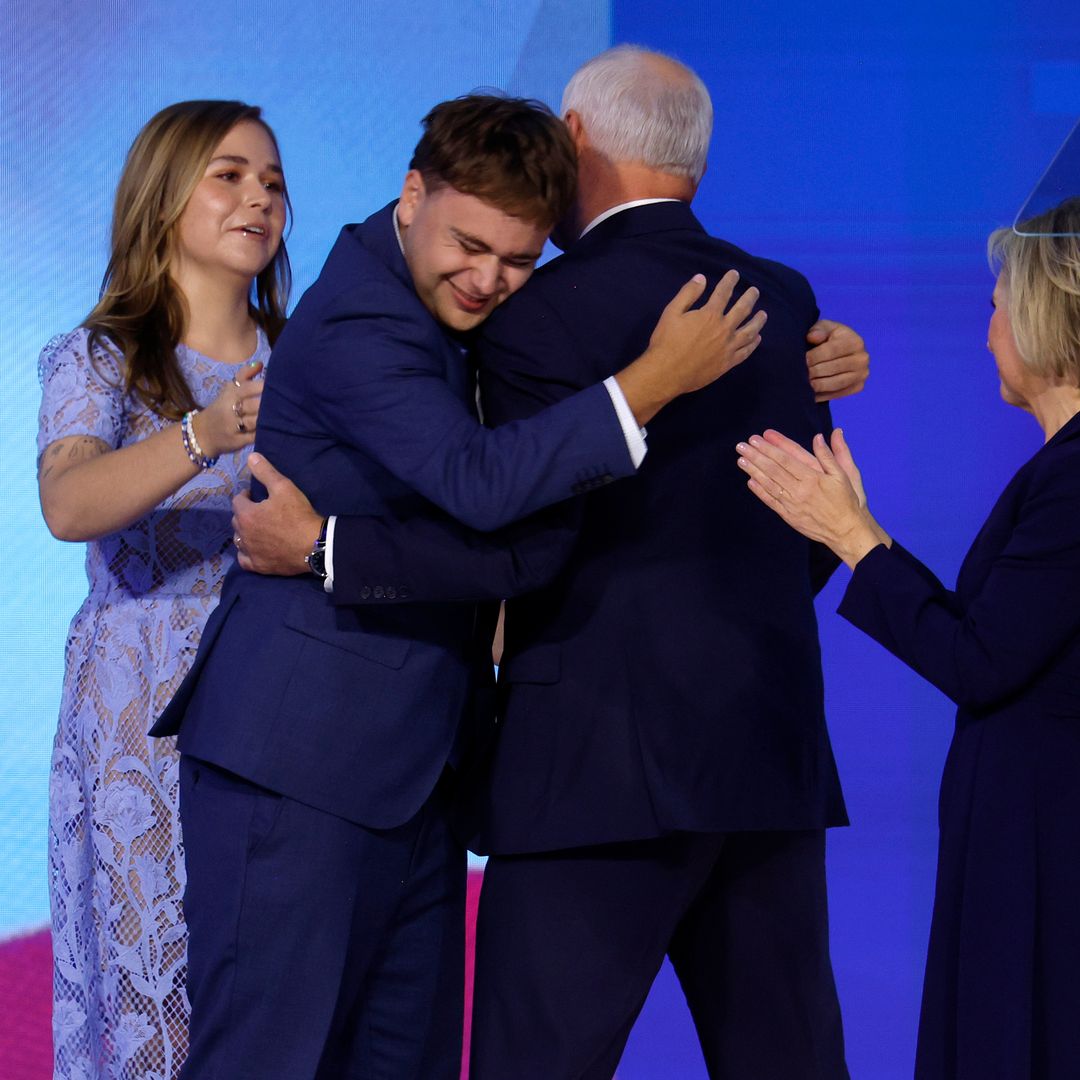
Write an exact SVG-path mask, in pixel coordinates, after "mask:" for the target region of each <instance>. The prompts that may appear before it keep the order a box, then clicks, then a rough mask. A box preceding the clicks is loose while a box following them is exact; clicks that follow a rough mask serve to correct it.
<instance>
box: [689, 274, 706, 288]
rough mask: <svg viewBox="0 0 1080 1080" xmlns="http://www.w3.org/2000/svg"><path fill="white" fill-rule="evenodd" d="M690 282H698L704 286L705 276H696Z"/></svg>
mask: <svg viewBox="0 0 1080 1080" xmlns="http://www.w3.org/2000/svg"><path fill="white" fill-rule="evenodd" d="M690 280H691V281H696V282H697V283H698V284H699V285H704V284H705V275H704V274H695V275H694V276H693V277H692V278H691V279H690Z"/></svg>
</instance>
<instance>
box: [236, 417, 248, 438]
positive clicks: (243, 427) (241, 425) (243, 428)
mask: <svg viewBox="0 0 1080 1080" xmlns="http://www.w3.org/2000/svg"><path fill="white" fill-rule="evenodd" d="M236 430H237V431H239V432H240V434H241V435H243V434H244V432H245V431H247V424H245V423H244V421H243V420H237V421H236Z"/></svg>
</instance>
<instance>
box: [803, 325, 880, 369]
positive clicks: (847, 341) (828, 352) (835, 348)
mask: <svg viewBox="0 0 1080 1080" xmlns="http://www.w3.org/2000/svg"><path fill="white" fill-rule="evenodd" d="M806 340H807V341H808V342H810V343H811V345H813V346H814V347H813V348H812V349H809V350H808V351H807V354H806V355H807V360H810V358H811V357H813V359H814V360H815V361H820V360H832V359H835V358H836V357H838V356H845V355H849V354H853V353H859V352H863V351H864V350H865V348H866V343H865V342H864V341H863V339H862V337H860V335H859V334H858V333H857V332H856V331H855V330H852V328H851V327H850V326H846V325H845V324H844V323H838V322H833V321H832V320H831V319H818V321H817V322H816V323H814V325H813V326H811V327H810V329H809V330H808V331H807V334H806Z"/></svg>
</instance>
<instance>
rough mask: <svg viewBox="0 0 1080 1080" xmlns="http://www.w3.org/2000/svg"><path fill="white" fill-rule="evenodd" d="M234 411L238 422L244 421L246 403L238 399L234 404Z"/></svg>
mask: <svg viewBox="0 0 1080 1080" xmlns="http://www.w3.org/2000/svg"><path fill="white" fill-rule="evenodd" d="M232 411H233V416H235V417H236V419H237V420H243V418H244V403H243V402H242V401H241V400H240V399H239V398H237V399H236V400H235V401H234V402H233V403H232Z"/></svg>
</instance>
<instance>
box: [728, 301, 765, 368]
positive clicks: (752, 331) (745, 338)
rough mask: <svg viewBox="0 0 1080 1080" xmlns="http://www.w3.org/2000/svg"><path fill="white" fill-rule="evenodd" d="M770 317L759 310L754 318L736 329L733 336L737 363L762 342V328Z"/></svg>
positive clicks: (733, 357) (735, 362) (735, 361)
mask: <svg viewBox="0 0 1080 1080" xmlns="http://www.w3.org/2000/svg"><path fill="white" fill-rule="evenodd" d="M767 318H768V316H767V315H766V313H765V312H764V311H758V312H756V313H755V314H754V317H753V318H752V319H749V320H748V321H747V322H745V323H743V325H742V326H740V327H739V329H738V330H736V331H735V333H734V335H733V337H732V344H733V346H734V353H733V356H732V359H733V361H734V363H733V364H732V367H734V366H735V364H741V363H742V362H743V361H744V360H745V359H746V358H747V357H748V356H749V355H750V354H751V353H752V352H753V351H754V350H755V349H756V348H757V347H758V346H759V345H760V344H761V328H762V327H763V326H764V325H765V320H766V319H767Z"/></svg>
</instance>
